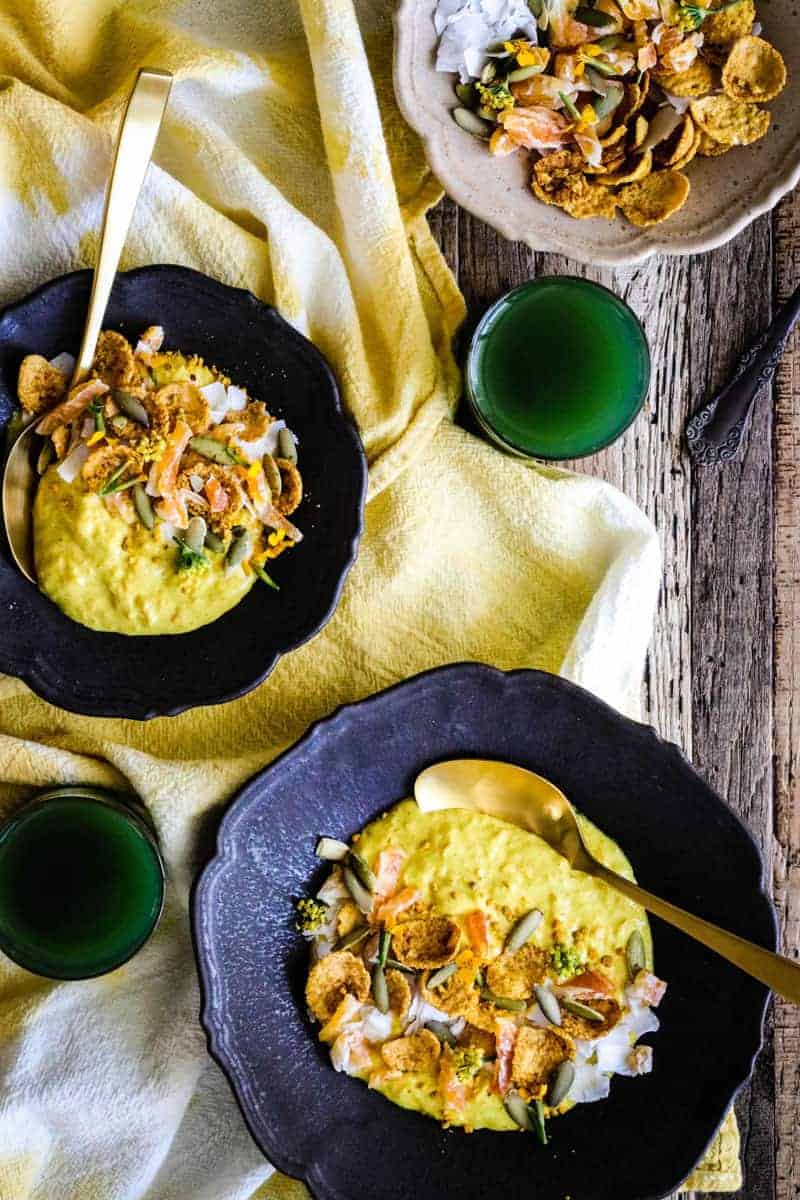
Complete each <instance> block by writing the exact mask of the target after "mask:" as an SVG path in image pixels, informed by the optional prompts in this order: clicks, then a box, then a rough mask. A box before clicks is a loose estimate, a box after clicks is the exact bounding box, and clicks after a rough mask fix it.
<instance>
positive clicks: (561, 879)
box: [358, 800, 652, 1129]
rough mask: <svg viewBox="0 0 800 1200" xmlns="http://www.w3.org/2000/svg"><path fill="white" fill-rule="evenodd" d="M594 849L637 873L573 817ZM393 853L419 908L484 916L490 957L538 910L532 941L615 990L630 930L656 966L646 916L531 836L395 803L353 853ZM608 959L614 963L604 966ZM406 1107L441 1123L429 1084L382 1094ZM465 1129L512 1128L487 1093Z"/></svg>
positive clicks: (388, 1088)
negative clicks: (577, 956) (563, 949)
mask: <svg viewBox="0 0 800 1200" xmlns="http://www.w3.org/2000/svg"><path fill="white" fill-rule="evenodd" d="M578 820H579V822H580V827H581V832H582V834H583V836H584V838H585V840H586V843H587V845H588V847H589V849H590V850H591V852H592V853H593V854H594V855H595V856H596V857H597V858H598V859H599V860H600V861H601V862H602V863H605V865H606V866H608V867H610V868H611V869H612V870H614V871H617V872H619V874H620V875H624V876H626V877H627V878H628V879H633V871H632V869H631V865H630V863H629V862H628V860H627V858H626V857H625V855H624V854H623V852H622V850H620V848H619V846H618V845H617V844H616V843H615V842H612V841H611V839H610V838H608V837H606V835H605V834H604V833H601V831H600V830H599V829H597V827H596V826H594V825H592V824H591V822H589V821H587V820H586V818H585V817H580V816H579V818H578ZM388 846H397V847H400V848H402V849H403V850H404V851H405V853H406V856H407V857H406V861H405V866H404V870H403V874H402V877H401V880H402V886H404V887H405V886H411V887H418V888H419V889H420V891H421V893H422V896H423V901H424V903H425V904H427V905H430V907H431V908H433V909H435V910H436V911H437V912H439V913H442V914H445V915H447V916H451V917H453V918H456V919H457V918H459V917H462V916H465V915H466V914H467V913H468V912H470V911H472V910H473V909H475V908H480V909H483V911H484V912H485V913H486V915H487V917H488V918H489V928H490V950H489V953H490V957H494V955H495V954H498V953H499V952H500V950H501V949H502V945H503V942H504V941H505V938H506V936H507V935H508V933H509V931H510V929H511V927H512V925H513V924H514V923H515V921H516V920H517V919H518V918H519V917H521V916H522V915H523V914H524V913H526V912H529V911H530V910H531V909H532V908H538V909H539V910H540V911H541V912H542V913H543V914H544V920H543V921H542V923H541V925H540V926H539V929H538V930H537V932H536V933H535V934H534V936H533V939H532V943H533V944H534V945H538V946H542V947H544V948H548V947H550V946H551V945H552V944H553V943H554V942H562V943H564V942H565V943H567V944H568V945H572V944H573V938H574V939H575V944H576V945H578V946H579V947H580V948H581V949H582V950H584V951H585V957H586V958H587V960H588V962H589V963H590V965H593V966H596V967H598V968H599V969H600V970H601V971H603V973H604V974H605V975H607V976H608V977H609V979H611V980H613V982H614V984H615V986H616V987H617V988H618V989H619V990H620V991H621V990H622V988H623V987H624V985H625V983H626V982H627V968H626V964H625V945H626V943H627V941H628V938H629V937H630V935H631V933H632V932H633V931H634V929H638V930H640V932H641V934H642V937H643V938H644V943H645V951H646V954H647V960H648V962H649V963H652V938H651V935H650V926H649V924H648V921H647V915H646V913H645V911H644V909H642V908H640V907H639V905H638V904H633V903H631V901H630V900H626V899H625V898H624V897H623V896H619V895H617V894H616V893H615V892H612V891H611V890H610V889H609V888H606V887H604V886H603V884H601V883H599V882H598V881H596V880H593V879H591V878H589V876H587V875H582V874H580V872H578V871H573V870H572V869H571V868H570V866H569V864H568V863H567V862H566V860H565V859H563V858H562V857H561V856H560V855H558V854H556V852H555V851H554V850H551V849H550V847H549V846H548V845H546V843H545V842H543V841H542V840H541V839H540V838H538V837H536V836H535V835H534V834H531V833H526V832H525V831H524V830H522V829H518V828H517V827H516V826H514V825H509V824H508V823H507V822H504V821H499V820H497V819H496V818H494V817H487V816H482V815H481V814H479V813H465V812H462V811H457V810H451V811H447V812H437V813H422V812H420V810H419V808H418V807H417V805H416V804H415V803H414V801H413V800H404V801H403V802H402V803H401V804H397V805H395V807H394V808H392V809H391V810H390V811H389V812H388V813H386V814H385V815H384V816H383V817H380V818H379V819H378V820H377V821H373V822H372V824H371V825H368V826H367V827H366V829H365V830H364V832H363V833H362V835H361V837H360V840H359V842H358V849H359V853H360V854H362V855H363V856H364V858H365V859H366V860H367V861H368V862H370V863H374V862H375V859H376V858H377V855H378V853H379V852H380V851H381V850H382V849H384V848H386V847H388ZM605 955H608V956H610V958H611V959H612V962H611V964H610V965H608V964H601V963H600V959H601V958H602V957H603V956H605ZM378 1090H379V1091H381V1092H383V1094H384V1095H385V1096H387V1097H388V1099H390V1100H392V1101H394V1103H395V1104H399V1105H401V1106H402V1107H403V1108H412V1109H418V1110H419V1111H421V1112H424V1113H427V1114H428V1115H429V1116H432V1117H435V1118H436V1119H437V1120H441V1119H442V1116H443V1109H442V1103H441V1099H440V1097H439V1093H438V1089H437V1081H436V1079H435V1078H434V1077H432V1076H430V1075H426V1074H423V1073H414V1074H411V1073H409V1074H405V1075H403V1076H402V1077H401V1078H399V1079H393V1080H389V1081H388V1082H387V1083H385V1084H382V1085H380V1086H379V1088H378ZM465 1124H467V1125H469V1126H471V1127H473V1128H475V1129H480V1128H486V1129H516V1128H517V1126H516V1125H515V1124H514V1122H513V1121H512V1120H511V1119H510V1117H509V1116H508V1114H507V1113H506V1111H505V1108H504V1107H503V1102H502V1100H501V1099H500V1097H499V1096H496V1095H494V1094H492V1093H490V1092H489V1091H488V1090H487V1089H486V1087H483V1088H482V1089H481V1090H479V1091H478V1092H477V1094H476V1095H475V1097H474V1098H473V1099H472V1100H471V1101H470V1102H469V1104H468V1106H467V1112H466V1116H465Z"/></svg>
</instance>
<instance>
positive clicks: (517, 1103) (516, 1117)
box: [503, 1092, 533, 1133]
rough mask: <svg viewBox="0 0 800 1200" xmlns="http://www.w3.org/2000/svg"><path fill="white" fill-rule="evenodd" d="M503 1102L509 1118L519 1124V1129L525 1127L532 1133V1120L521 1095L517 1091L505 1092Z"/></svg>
mask: <svg viewBox="0 0 800 1200" xmlns="http://www.w3.org/2000/svg"><path fill="white" fill-rule="evenodd" d="M503 1104H504V1105H505V1110H506V1112H507V1113H508V1115H509V1116H510V1117H511V1120H512V1121H514V1122H515V1123H516V1124H517V1125H519V1127H520V1129H525V1130H527V1131H528V1133H533V1121H532V1120H531V1114H530V1110H529V1108H528V1105H527V1104H526V1103H525V1101H524V1100H523V1099H522V1096H520V1095H519V1094H518V1093H517V1092H506V1095H505V1098H504V1100H503Z"/></svg>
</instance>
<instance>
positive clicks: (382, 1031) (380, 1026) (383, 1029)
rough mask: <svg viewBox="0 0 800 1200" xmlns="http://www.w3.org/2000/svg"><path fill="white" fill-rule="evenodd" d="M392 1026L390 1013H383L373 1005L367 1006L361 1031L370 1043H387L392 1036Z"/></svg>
mask: <svg viewBox="0 0 800 1200" xmlns="http://www.w3.org/2000/svg"><path fill="white" fill-rule="evenodd" d="M392 1024H393V1018H392V1014H391V1013H390V1012H388V1013H382V1012H381V1011H380V1009H377V1008H375V1007H374V1006H373V1005H371V1004H367V1005H365V1007H364V1010H363V1019H362V1022H361V1031H362V1033H363V1034H364V1037H365V1038H366V1040H367V1041H368V1042H385V1041H386V1039H387V1038H390V1037H391V1036H392Z"/></svg>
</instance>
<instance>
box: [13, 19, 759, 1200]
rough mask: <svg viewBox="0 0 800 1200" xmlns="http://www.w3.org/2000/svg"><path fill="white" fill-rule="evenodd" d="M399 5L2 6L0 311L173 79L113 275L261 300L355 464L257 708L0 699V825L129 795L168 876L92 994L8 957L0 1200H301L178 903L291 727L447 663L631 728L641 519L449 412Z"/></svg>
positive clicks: (717, 1178) (72, 239)
mask: <svg viewBox="0 0 800 1200" xmlns="http://www.w3.org/2000/svg"><path fill="white" fill-rule="evenodd" d="M390 9H391V5H390V4H389V3H388V2H387V0H361V2H360V3H359V4H358V6H357V16H356V13H355V12H354V8H353V4H352V0H301V2H300V4H299V6H297V7H296V6H295V5H293V4H289V3H286V0H137V3H136V4H132V3H129V2H128V0H4V3H3V5H2V9H0V234H1V235H2V236H0V303H3V302H5V301H6V300H10V299H12V298H15V297H17V296H19V295H21V294H23V293H24V292H25V291H27V290H29V289H30V288H31V287H32V286H34V285H35V284H37V283H39V282H41V281H43V280H45V279H47V278H50V277H51V276H54V275H57V274H59V273H61V272H63V271H66V270H71V269H73V268H76V267H79V266H85V265H88V264H91V263H92V261H93V257H94V253H95V249H96V240H97V228H98V220H99V215H100V209H101V202H102V189H103V185H104V180H105V177H106V174H107V171H108V168H109V156H110V150H111V139H112V135H113V132H114V130H115V128H116V124H117V122H118V119H119V116H120V111H121V107H122V104H123V102H124V99H125V96H126V94H127V92H128V90H129V88H130V86H131V84H132V82H133V78H134V73H135V70H136V68H137V67H138V66H140V65H145V64H149V65H153V66H160V67H165V68H168V69H170V70H172V71H173V72H175V74H176V80H177V82H176V85H175V88H174V91H173V98H172V102H171V106H170V110H169V114H168V117H167V120H166V123H165V126H164V130H163V134H162V137H161V139H160V142H159V146H158V149H157V153H156V163H157V166H156V167H155V168H153V169H152V170H151V172H150V175H149V178H148V182H147V186H146V189H145V192H144V194H143V197H142V200H141V202H140V205H139V208H138V211H137V215H136V218H135V222H134V226H133V229H132V232H131V236H130V238H129V242H128V249H127V254H126V260H125V262H124V264H123V265H124V266H133V265H139V264H142V263H149V262H179V263H186V264H188V265H190V266H194V267H197V268H199V269H201V270H204V271H206V272H207V273H209V274H211V275H214V276H216V277H218V278H220V279H223V280H225V281H227V282H228V283H231V284H235V285H238V286H242V287H246V288H249V289H251V290H252V291H253V292H255V293H256V294H258V295H259V296H262V297H264V298H266V299H269V300H271V301H273V302H274V303H275V304H277V305H278V307H279V308H280V310H281V311H282V312H283V314H284V315H285V316H286V317H287V318H288V319H289V320H291V321H292V322H294V324H295V325H296V326H297V327H298V328H299V329H301V330H302V331H303V332H305V333H307V334H308V335H309V336H310V337H311V338H312V339H313V340H314V341H315V342H316V343H317V345H318V346H319V347H320V348H321V349H322V350H323V351H324V352H325V354H327V356H328V357H329V359H330V360H331V362H332V364H333V366H334V368H335V370H336V372H337V374H338V377H339V379H340V381H341V383H342V386H343V391H344V396H345V400H346V403H347V405H348V406H349V408H350V410H351V412H352V413H353V414H354V416H355V418H356V420H357V421H358V423H359V426H360V428H361V431H362V434H363V437H364V442H365V445H366V448H367V452H368V455H369V460H370V468H371V469H370V502H369V505H368V508H367V520H366V532H365V536H364V541H363V545H362V549H361V554H360V557H359V560H358V563H357V565H356V567H355V568H354V570H353V572H352V575H351V577H350V579H349V581H348V584H347V587H346V589H345V593H344V597H343V600H342V603H341V605H340V607H339V610H338V612H337V613H336V615H335V617H334V618H333V620H332V621H331V622H330V624H329V625H328V627H327V628H326V630H325V631H324V632H323V633H322V634H321V635H320V636H319V637H317V638H316V639H314V641H313V642H311V643H310V644H308V645H306V646H304V647H303V648H302V649H301V650H299V651H298V652H297V653H295V654H293V655H291V656H289V657H288V658H286V659H284V661H282V662H281V663H280V664H279V666H278V668H277V669H276V671H275V672H274V674H273V675H272V677H271V678H270V679H269V680H268V681H267V682H266V683H265V684H264V685H263V686H262V687H261V688H259V689H258V690H257V691H256V692H254V693H252V694H251V695H250V696H248V697H245V698H244V699H242V700H240V701H238V702H236V703H233V704H230V705H226V706H224V707H221V708H209V709H199V710H196V711H195V712H193V713H189V714H186V715H184V716H181V717H178V718H175V719H173V720H171V721H157V722H154V723H152V724H150V725H136V724H132V723H129V722H124V721H100V720H90V719H86V718H81V717H75V716H72V715H70V714H68V713H66V712H61V711H58V710H55V709H53V708H51V707H49V706H48V705H46V704H44V703H43V702H41V701H40V700H38V699H37V698H36V697H35V696H33V695H31V694H30V693H29V692H28V691H27V689H25V688H24V687H23V686H22V685H20V684H19V683H17V682H16V681H14V680H10V679H6V680H0V700H2V715H1V716H0V817H2V816H3V815H4V814H5V813H7V812H10V811H11V810H12V809H13V808H14V807H15V806H16V805H17V804H19V803H21V802H23V801H24V800H25V799H26V797H27V796H28V795H30V794H31V790H32V788H33V787H37V786H41V785H43V784H46V783H53V782H73V781H89V782H97V783H107V784H116V785H124V786H129V787H132V788H133V789H135V790H136V791H137V792H139V793H140V794H141V795H142V796H143V797H144V798H145V800H146V801H147V803H148V805H149V807H150V810H151V812H152V814H153V816H154V819H155V821H156V823H157V825H158V829H159V833H160V836H161V839H162V843H163V847H164V852H165V855H166V858H167V860H168V863H169V868H170V873H171V889H170V897H169V903H168V906H167V911H166V914H165V919H164V921H163V923H162V925H161V927H160V929H159V931H158V933H157V934H156V936H155V937H154V938H153V939H152V941H151V942H150V944H149V945H148V946H147V947H146V949H145V950H144V951H143V952H142V953H141V954H140V955H139V956H138V957H137V958H136V959H135V960H134V961H133V962H132V963H130V964H129V965H127V966H126V967H124V968H122V969H121V970H119V971H117V972H115V973H114V974H112V975H110V976H107V977H106V978H104V979H100V980H96V981H91V982H88V983H80V984H54V983H51V982H48V981H45V980H40V979H37V978H34V977H32V976H30V975H28V974H26V973H25V972H23V971H21V970H18V969H16V968H15V967H14V966H12V965H11V964H10V963H9V962H8V961H7V960H5V959H2V958H1V957H0V1196H2V1198H3V1200H123V1198H124V1200H187V1198H188V1197H190V1196H191V1197H192V1200H251V1198H252V1197H254V1196H255V1195H259V1196H263V1195H269V1194H272V1193H275V1194H281V1195H283V1196H289V1195H291V1197H292V1198H294V1197H298V1196H300V1195H301V1194H302V1193H303V1191H304V1189H302V1188H301V1187H300V1186H299V1185H296V1184H294V1183H292V1182H291V1181H289V1180H286V1179H284V1178H283V1177H280V1176H275V1175H273V1176H272V1178H271V1179H270V1175H271V1174H272V1172H271V1168H270V1167H269V1166H268V1164H266V1163H265V1162H264V1160H263V1159H262V1158H261V1156H260V1155H259V1154H258V1152H257V1150H256V1148H255V1147H254V1146H253V1144H252V1143H251V1141H250V1139H249V1137H248V1135H247V1133H246V1132H245V1130H244V1126H243V1123H242V1122H241V1120H240V1118H239V1115H238V1111H237V1109H236V1107H235V1105H234V1103H233V1100H232V1098H231V1096H230V1094H229V1092H228V1089H227V1086H226V1084H225V1082H224V1080H223V1079H222V1077H221V1074H220V1072H219V1071H218V1070H217V1068H216V1066H215V1065H214V1064H213V1063H211V1062H210V1060H208V1058H207V1056H206V1054H205V1046H204V1040H203V1037H202V1034H201V1033H200V1031H199V1028H198V1024H197V1011H198V1006H199V996H198V991H197V984H196V980H195V975H194V969H193V964H192V956H191V947H190V942H189V937H188V924H187V907H188V888H189V884H190V881H191V878H192V875H193V873H194V871H195V870H196V868H197V866H198V864H199V863H200V862H201V861H202V860H203V857H204V856H205V854H206V853H207V850H208V845H209V830H211V829H212V828H213V825H214V821H215V819H216V817H217V816H218V814H219V812H220V809H221V806H222V804H223V803H224V802H225V801H227V800H228V799H229V797H230V795H231V794H232V792H233V790H234V789H235V788H236V787H237V786H238V785H239V784H241V783H242V782H243V781H244V780H245V779H246V778H247V777H248V776H249V775H250V774H251V773H252V772H253V771H254V770H256V769H257V768H258V767H260V766H262V765H263V764H265V763H266V762H268V761H269V760H270V759H271V758H273V757H274V756H275V755H276V754H277V753H278V752H279V751H280V750H281V749H282V748H284V747H285V746H287V745H288V744H290V743H291V742H292V741H294V740H295V739H296V738H297V737H298V736H299V735H300V734H301V733H302V732H303V731H304V729H305V728H306V727H307V726H308V724H309V723H310V722H312V721H313V720H315V719H317V718H318V717H320V716H322V715H324V714H326V713H328V712H329V711H330V710H331V709H332V708H334V707H335V706H336V705H338V704H340V703H342V702H344V701H348V700H353V699H356V698H358V697H361V696H364V695H367V694H368V693H370V692H372V691H374V690H376V689H378V688H381V687H383V686H385V685H387V684H390V683H394V682H395V681H397V680H398V679H400V678H403V677H405V676H408V675H410V674H412V673H414V672H416V671H419V670H421V669H424V668H427V667H431V666H434V665H436V664H439V663H444V662H450V661H454V660H458V659H479V660H485V661H488V662H491V663H494V664H495V665H497V666H500V667H503V668H511V667H520V666H536V667H542V668H545V669H547V670H550V671H561V672H563V673H564V674H567V675H569V676H570V677H571V678H572V679H574V680H576V681H577V682H579V683H582V684H584V685H586V686H588V687H590V688H592V689H593V690H594V691H595V692H597V693H598V694H600V695H602V696H604V698H605V699H607V700H608V701H609V702H610V703H612V704H615V705H617V706H618V707H620V708H622V709H624V710H626V711H629V712H636V709H637V703H638V699H637V697H638V689H639V683H640V679H641V672H642V666H643V661H644V654H645V648H646V644H647V640H648V637H649V631H650V622H651V616H652V611H653V607H654V603H655V597H656V592H657V588H658V581H659V574H660V566H659V554H658V547H657V542H656V538H655V535H654V531H653V529H652V527H651V526H650V524H649V523H648V522H647V521H646V519H645V518H644V517H643V516H642V514H641V513H640V512H639V511H638V510H637V509H636V508H635V507H634V505H633V504H631V503H630V502H629V501H628V500H626V499H625V498H624V497H623V496H621V495H620V494H619V493H618V492H616V491H614V489H612V488H610V487H608V486H607V485H605V484H602V483H600V482H598V481H596V480H593V479H590V478H586V477H578V476H572V475H568V474H565V473H563V472H559V471H545V470H534V469H531V468H529V467H526V466H525V465H523V464H521V463H519V462H515V461H511V460H508V459H505V458H503V457H502V456H501V455H499V454H498V453H496V452H495V451H493V450H491V449H490V448H489V447H488V446H486V445H484V444H483V443H482V442H480V441H477V440H475V439H474V438H472V437H471V436H469V435H468V434H467V433H465V432H463V431H462V430H461V429H459V428H457V427H456V426H455V425H453V424H452V421H451V419H450V417H451V413H452V410H453V407H454V403H455V400H456V397H457V392H458V387H459V379H458V373H457V371H456V369H455V366H454V363H453V360H452V357H451V354H450V349H449V345H450V340H451V337H452V334H453V331H454V330H455V328H456V327H457V325H458V323H459V321H460V320H461V318H462V316H463V312H464V305H463V301H462V298H461V296H460V294H459V292H458V290H457V288H456V286H455V283H454V281H453V279H452V277H451V275H450V274H449V272H448V271H447V269H446V267H445V264H444V262H443V260H442V257H441V255H440V253H439V251H438V249H437V247H436V246H435V244H434V242H433V240H432V238H431V236H430V234H429V231H428V228H427V224H426V222H425V212H426V210H427V208H428V207H429V206H430V205H431V203H433V202H434V201H435V200H436V199H437V197H438V195H439V188H438V185H437V184H436V182H435V181H434V180H433V179H432V178H431V176H430V174H429V172H428V170H427V168H426V165H425V161H424V157H423V155H422V153H421V150H420V146H419V144H418V142H417V140H416V139H415V137H414V136H413V135H412V134H411V132H410V131H409V130H408V129H407V128H406V126H405V125H404V124H403V122H402V121H401V119H400V117H399V115H398V113H397V110H396V108H395V107H394V103H393V99H392V95H391V28H390V20H391V13H390ZM359 24H360V32H359ZM362 38H363V40H362ZM373 84H374V86H373ZM376 90H377V97H378V103H376V94H375V92H376ZM152 318H153V320H158V318H159V314H158V313H153V314H152ZM4 619H9V617H8V615H7V614H6V615H5V617H4ZM332 1086H333V1084H332ZM715 1154H716V1158H715V1159H714V1160H713V1161H712V1160H709V1164H708V1165H707V1167H706V1168H704V1174H703V1175H702V1178H700V1179H699V1180H698V1181H697V1183H696V1185H697V1186H700V1185H702V1186H704V1187H706V1188H709V1189H712V1190H721V1189H723V1188H735V1187H736V1186H738V1180H739V1176H738V1170H739V1168H738V1158H737V1152H736V1143H735V1127H733V1128H729V1130H728V1132H727V1135H726V1139H725V1140H723V1141H721V1142H719V1143H718V1144H717V1147H716V1150H715ZM263 1189H266V1190H263Z"/></svg>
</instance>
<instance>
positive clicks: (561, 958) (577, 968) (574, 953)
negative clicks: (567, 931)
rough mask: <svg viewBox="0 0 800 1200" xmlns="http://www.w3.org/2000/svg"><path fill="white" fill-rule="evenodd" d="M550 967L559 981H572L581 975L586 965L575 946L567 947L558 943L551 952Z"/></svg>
mask: <svg viewBox="0 0 800 1200" xmlns="http://www.w3.org/2000/svg"><path fill="white" fill-rule="evenodd" d="M550 966H551V967H552V969H553V972H554V974H556V975H557V976H558V978H559V979H571V978H572V976H573V975H579V974H580V973H581V971H582V970H583V968H584V966H585V963H584V960H583V959H582V958H581V955H580V951H578V950H576V949H575V948H574V947H573V946H565V945H564V943H563V942H556V944H555V946H553V948H552V950H551V951H550Z"/></svg>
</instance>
